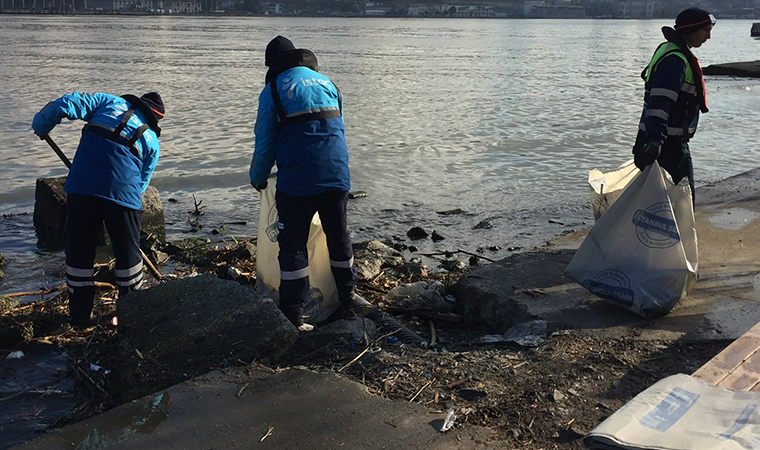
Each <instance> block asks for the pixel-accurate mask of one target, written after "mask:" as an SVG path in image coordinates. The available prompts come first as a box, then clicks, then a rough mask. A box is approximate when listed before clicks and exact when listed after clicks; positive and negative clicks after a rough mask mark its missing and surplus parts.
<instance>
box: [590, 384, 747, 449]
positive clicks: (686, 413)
mask: <svg viewBox="0 0 760 450" xmlns="http://www.w3.org/2000/svg"><path fill="white" fill-rule="evenodd" d="M758 405H760V393H756V392H737V391H732V390H729V389H726V388H722V387H718V386H713V385H710V384H707V383H705V382H703V381H700V380H697V379H695V378H693V377H690V376H689V375H683V374H680V375H673V376H670V377H668V378H665V379H663V380H660V381H658V382H657V383H655V384H654V385H653V386H652V387H650V388H649V389H647V390H645V391H644V392H642V393H640V394H639V395H637V396H636V397H635V398H634V399H633V400H631V401H630V402H628V403H627V404H625V405H624V406H623V407H622V408H620V409H619V410H618V411H617V412H615V414H613V415H612V416H610V417H609V418H607V420H605V421H604V422H602V423H601V424H600V425H599V426H597V427H596V428H594V429H593V430H592V431H591V432H590V433H589V434H587V435H586V436H585V437H584V438H583V443H584V445H585V446H586V448H589V449H592V450H640V449H652V450H718V449H720V450H758V449H760V412H758Z"/></svg>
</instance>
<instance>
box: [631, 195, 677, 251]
mask: <svg viewBox="0 0 760 450" xmlns="http://www.w3.org/2000/svg"><path fill="white" fill-rule="evenodd" d="M633 224H634V225H636V236H638V238H639V241H640V242H641V243H642V244H644V245H646V246H647V247H650V248H668V247H672V246H674V245H676V244H677V243H679V242H680V241H681V235H680V234H678V226H677V225H676V221H675V220H674V219H673V209H672V208H671V207H670V203H669V202H661V203H655V204H654V205H652V206H650V207H649V208H647V209H639V210H638V211H636V213H635V214H634V215H633Z"/></svg>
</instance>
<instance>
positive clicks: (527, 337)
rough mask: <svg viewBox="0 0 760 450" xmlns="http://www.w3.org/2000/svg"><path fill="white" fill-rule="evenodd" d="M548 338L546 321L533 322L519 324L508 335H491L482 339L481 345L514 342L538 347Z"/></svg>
mask: <svg viewBox="0 0 760 450" xmlns="http://www.w3.org/2000/svg"><path fill="white" fill-rule="evenodd" d="M545 337H546V321H545V320H531V321H528V322H523V323H518V324H517V325H515V326H513V327H512V328H510V329H508V330H507V331H506V333H504V334H503V335H501V334H489V335H485V336H481V337H480V341H479V342H480V343H481V344H495V343H499V342H514V343H516V344H518V345H522V346H523V347H536V346H538V344H540V343H541V341H543V340H544V338H545Z"/></svg>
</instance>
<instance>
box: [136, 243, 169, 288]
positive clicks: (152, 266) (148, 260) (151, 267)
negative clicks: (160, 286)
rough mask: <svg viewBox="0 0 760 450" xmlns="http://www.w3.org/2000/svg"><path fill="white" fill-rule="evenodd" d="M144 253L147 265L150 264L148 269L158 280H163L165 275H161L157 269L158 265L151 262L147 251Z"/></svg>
mask: <svg viewBox="0 0 760 450" xmlns="http://www.w3.org/2000/svg"><path fill="white" fill-rule="evenodd" d="M140 253H142V250H140ZM142 255H143V261H145V265H146V266H148V269H150V273H151V274H152V275H153V276H154V277H156V279H157V280H158V281H161V280H163V279H164V276H163V275H161V272H159V271H158V269H156V266H154V265H153V263H152V262H150V259H148V256H147V255H145V253H142Z"/></svg>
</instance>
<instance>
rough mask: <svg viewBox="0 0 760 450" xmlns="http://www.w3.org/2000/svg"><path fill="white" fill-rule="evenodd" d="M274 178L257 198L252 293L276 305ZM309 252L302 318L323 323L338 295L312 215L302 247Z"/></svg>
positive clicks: (316, 217)
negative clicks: (305, 241) (306, 286)
mask: <svg viewBox="0 0 760 450" xmlns="http://www.w3.org/2000/svg"><path fill="white" fill-rule="evenodd" d="M276 184H277V177H276V175H275V174H272V175H270V176H269V180H268V184H267V188H266V189H264V190H262V191H261V192H260V193H259V194H260V197H261V212H260V215H259V236H258V239H257V242H256V289H257V290H258V291H259V292H260V293H261V294H262V295H264V296H266V297H269V298H272V299H274V300H275V301H276V302H279V293H278V292H277V290H278V289H279V287H280V263H279V261H278V260H277V255H279V253H280V246H279V244H278V243H277V235H278V234H279V228H278V218H279V216H278V214H277V204H276V202H275V198H274V194H275V185H276ZM306 247H307V249H308V252H309V285H310V289H309V294H308V296H307V299H306V306H305V307H304V316H306V317H309V321H310V322H321V321H323V320H325V319H327V318H328V317H329V316H330V314H332V313H333V312H334V311H335V309H336V308H337V307H338V303H339V301H338V291H337V288H336V287H335V279H334V278H333V275H332V270H331V269H330V254H329V252H328V251H327V238H326V237H325V233H324V231H323V230H322V222H320V220H319V214H314V217H313V218H312V219H311V227H310V229H309V240H308V243H307V245H306Z"/></svg>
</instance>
